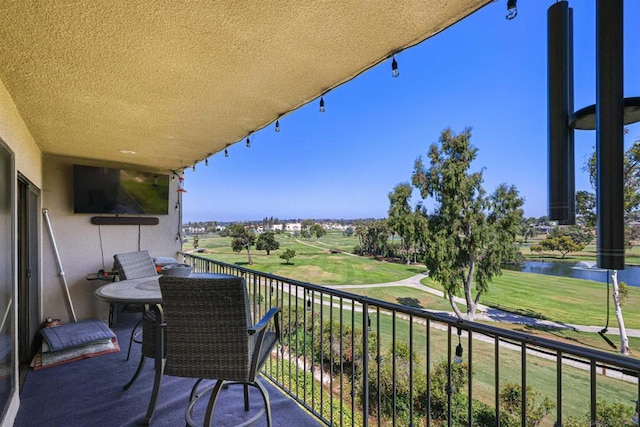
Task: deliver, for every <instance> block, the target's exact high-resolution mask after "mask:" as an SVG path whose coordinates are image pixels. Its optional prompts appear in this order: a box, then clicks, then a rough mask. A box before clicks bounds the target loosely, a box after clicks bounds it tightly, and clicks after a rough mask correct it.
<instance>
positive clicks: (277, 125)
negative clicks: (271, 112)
mask: <svg viewBox="0 0 640 427" xmlns="http://www.w3.org/2000/svg"><path fill="white" fill-rule="evenodd" d="M276 132H280V120H277V119H276Z"/></svg>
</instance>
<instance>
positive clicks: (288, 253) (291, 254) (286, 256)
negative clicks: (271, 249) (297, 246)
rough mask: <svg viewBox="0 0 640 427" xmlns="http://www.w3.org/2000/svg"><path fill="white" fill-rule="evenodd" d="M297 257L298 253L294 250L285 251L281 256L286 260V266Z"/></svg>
mask: <svg viewBox="0 0 640 427" xmlns="http://www.w3.org/2000/svg"><path fill="white" fill-rule="evenodd" d="M294 256H296V251H294V250H293V249H285V250H284V252H282V253H281V254H280V258H282V259H283V260H285V264H289V260H290V259H291V258H293V257H294Z"/></svg>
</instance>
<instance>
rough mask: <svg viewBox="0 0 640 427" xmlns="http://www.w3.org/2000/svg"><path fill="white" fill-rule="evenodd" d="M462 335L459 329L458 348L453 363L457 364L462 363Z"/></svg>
mask: <svg viewBox="0 0 640 427" xmlns="http://www.w3.org/2000/svg"><path fill="white" fill-rule="evenodd" d="M460 335H462V331H461V330H460V329H458V345H457V346H456V355H455V357H454V358H453V361H454V362H455V363H457V364H460V363H462V353H463V349H462V342H461V341H460Z"/></svg>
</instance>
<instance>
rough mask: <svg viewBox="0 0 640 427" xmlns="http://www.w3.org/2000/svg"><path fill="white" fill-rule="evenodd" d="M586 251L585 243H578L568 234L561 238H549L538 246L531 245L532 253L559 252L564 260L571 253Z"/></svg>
mask: <svg viewBox="0 0 640 427" xmlns="http://www.w3.org/2000/svg"><path fill="white" fill-rule="evenodd" d="M583 249H584V244H583V243H577V242H575V241H574V240H573V238H572V237H571V236H569V235H567V234H565V235H563V236H560V237H553V236H549V237H547V238H546V239H544V240H543V241H541V242H540V243H539V244H537V245H531V251H532V252H545V251H549V252H553V251H558V252H560V254H562V259H564V257H565V256H566V255H567V254H568V253H569V252H580V251H581V250H583Z"/></svg>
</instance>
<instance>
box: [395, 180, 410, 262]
mask: <svg viewBox="0 0 640 427" xmlns="http://www.w3.org/2000/svg"><path fill="white" fill-rule="evenodd" d="M412 191H413V189H412V188H411V184H409V183H402V184H398V185H396V186H395V188H394V189H393V191H392V192H391V193H389V195H388V197H389V204H390V206H389V211H388V215H389V218H388V224H389V229H390V230H391V232H392V233H396V234H397V235H398V236H400V242H401V243H400V246H401V247H402V252H403V253H404V254H406V262H407V264H409V262H410V257H409V246H410V245H411V242H412V241H413V235H414V234H415V228H414V226H415V224H414V222H413V219H414V218H413V212H412V211H411V206H410V205H409V200H410V199H411V193H412Z"/></svg>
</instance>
